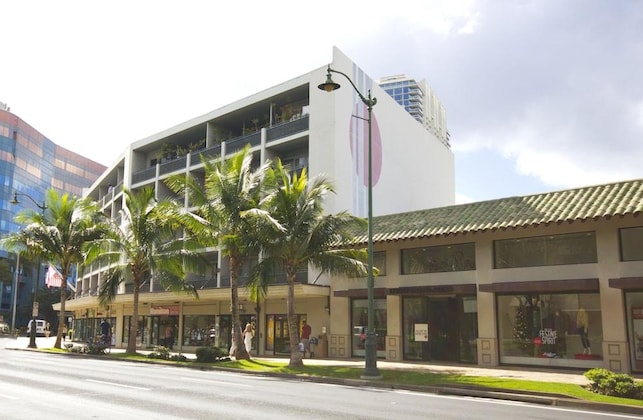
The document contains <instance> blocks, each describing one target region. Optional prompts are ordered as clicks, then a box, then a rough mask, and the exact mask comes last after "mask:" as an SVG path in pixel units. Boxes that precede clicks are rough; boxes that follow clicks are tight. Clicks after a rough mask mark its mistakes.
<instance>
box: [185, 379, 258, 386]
mask: <svg viewBox="0 0 643 420" xmlns="http://www.w3.org/2000/svg"><path fill="white" fill-rule="evenodd" d="M181 380H184V381H191V382H200V383H207V384H213V385H226V386H236V387H239V388H252V385H246V384H239V383H235V382H226V381H213V380H211V379H197V378H187V377H182V378H181Z"/></svg>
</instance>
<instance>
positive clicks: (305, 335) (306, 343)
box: [301, 319, 312, 357]
mask: <svg viewBox="0 0 643 420" xmlns="http://www.w3.org/2000/svg"><path fill="white" fill-rule="evenodd" d="M302 324H303V325H302V326H301V344H303V347H304V357H306V352H308V355H309V356H310V334H311V333H312V328H310V325H308V323H307V322H306V320H305V319H304V320H303V321H302Z"/></svg>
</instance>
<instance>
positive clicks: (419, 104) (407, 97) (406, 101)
mask: <svg viewBox="0 0 643 420" xmlns="http://www.w3.org/2000/svg"><path fill="white" fill-rule="evenodd" d="M378 84H379V85H380V87H381V88H382V89H384V91H386V93H388V94H389V95H390V96H391V97H392V98H393V99H395V100H396V101H397V103H399V104H400V105H402V106H403V107H404V109H406V111H407V112H408V113H409V114H411V115H412V116H413V118H415V119H416V120H418V122H419V123H420V124H422V125H423V126H424V127H426V129H427V130H429V131H430V132H431V133H432V134H433V135H434V136H436V137H437V138H438V139H439V140H440V141H441V142H442V143H444V144H445V145H447V146H450V142H449V131H448V130H447V113H446V110H445V109H444V106H442V103H441V102H440V99H439V98H438V97H437V96H436V95H435V93H434V92H433V90H432V89H431V88H430V87H429V85H428V84H427V83H426V80H421V81H419V82H416V81H415V79H413V78H411V77H409V76H407V75H405V74H398V75H395V76H387V77H382V78H381V79H380V80H379V81H378Z"/></svg>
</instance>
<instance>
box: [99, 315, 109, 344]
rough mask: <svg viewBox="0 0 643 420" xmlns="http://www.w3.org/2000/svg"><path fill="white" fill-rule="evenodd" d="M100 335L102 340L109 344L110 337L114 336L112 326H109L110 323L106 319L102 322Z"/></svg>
mask: <svg viewBox="0 0 643 420" xmlns="http://www.w3.org/2000/svg"><path fill="white" fill-rule="evenodd" d="M100 335H101V338H102V339H103V341H104V342H106V343H107V342H108V341H107V340H108V339H109V337H111V335H112V326H111V325H109V322H107V320H106V319H105V318H103V320H102V321H101V322H100Z"/></svg>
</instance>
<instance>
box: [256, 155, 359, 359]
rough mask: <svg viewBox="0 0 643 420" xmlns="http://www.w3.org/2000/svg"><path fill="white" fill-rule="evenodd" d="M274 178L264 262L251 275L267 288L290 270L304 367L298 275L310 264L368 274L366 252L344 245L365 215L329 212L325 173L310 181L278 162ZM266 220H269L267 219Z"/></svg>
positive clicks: (293, 350)
mask: <svg viewBox="0 0 643 420" xmlns="http://www.w3.org/2000/svg"><path fill="white" fill-rule="evenodd" d="M274 172H275V174H274V175H275V179H278V180H280V182H279V183H278V184H277V185H275V187H274V189H273V190H272V192H271V193H269V194H268V195H267V197H266V199H265V200H264V203H263V208H264V209H265V211H266V212H268V213H269V214H270V216H271V218H267V217H261V221H260V222H259V223H260V224H261V226H262V228H261V229H259V230H261V237H262V238H264V239H263V240H261V243H262V252H261V261H260V262H259V264H258V265H257V266H256V269H255V271H254V273H253V276H252V281H251V284H252V287H254V288H258V289H259V290H264V291H265V290H266V288H267V286H268V285H269V283H270V282H271V280H272V279H274V278H275V276H274V273H275V272H279V271H282V272H284V273H286V280H287V282H288V296H287V301H286V304H287V314H288V332H289V336H290V363H289V367H291V368H300V367H303V361H302V353H301V352H300V351H299V348H298V343H299V324H298V319H297V314H296V313H295V276H296V274H297V271H298V268H300V267H307V266H308V265H311V266H313V267H315V268H317V269H318V270H320V271H321V272H327V273H330V274H345V275H351V276H356V277H359V276H365V275H366V265H365V264H364V261H365V260H366V251H365V250H363V249H352V248H342V247H341V246H342V245H345V244H348V243H350V242H351V240H352V238H353V237H354V233H356V232H359V231H360V229H361V230H363V229H364V226H365V222H364V220H363V219H359V218H356V217H354V216H351V215H350V214H348V213H347V212H341V213H338V214H336V215H327V214H324V209H323V206H322V202H323V199H324V197H325V196H326V195H327V194H328V193H332V192H334V190H333V187H332V185H331V184H330V183H329V182H328V181H327V180H326V178H325V177H324V176H321V175H320V176H317V177H314V178H312V179H311V180H310V181H309V180H308V177H307V175H306V169H303V170H302V171H301V174H300V175H299V176H297V174H294V175H291V173H290V171H289V170H288V169H287V168H285V167H284V166H283V165H282V163H281V161H279V160H278V161H277V162H276V164H275V169H274ZM266 222H267V223H266Z"/></svg>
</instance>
